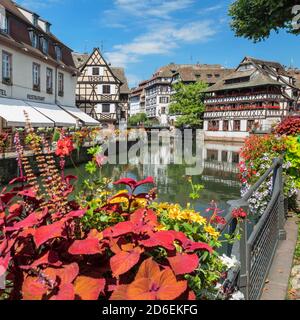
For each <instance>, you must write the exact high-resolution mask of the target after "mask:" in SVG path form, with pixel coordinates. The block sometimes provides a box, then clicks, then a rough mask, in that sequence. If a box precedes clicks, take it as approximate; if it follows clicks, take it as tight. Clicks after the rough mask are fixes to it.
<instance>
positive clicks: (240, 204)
mask: <svg viewBox="0 0 300 320" xmlns="http://www.w3.org/2000/svg"><path fill="white" fill-rule="evenodd" d="M282 164H283V161H282V159H275V160H274V163H273V165H272V166H271V167H270V168H269V169H268V170H267V172H265V174H264V175H263V176H262V177H261V178H260V179H259V180H258V181H257V182H256V183H255V184H254V185H253V186H252V187H251V188H250V189H249V191H248V192H247V193H246V194H245V196H244V197H243V198H242V199H240V200H234V201H229V202H228V203H229V205H230V209H229V212H228V214H227V216H226V218H225V219H226V222H227V223H226V224H225V225H224V226H222V227H221V228H220V231H221V232H223V233H229V234H233V233H234V232H235V231H236V227H237V221H236V219H235V218H234V217H233V215H232V212H233V210H234V209H235V208H242V209H244V211H246V212H248V213H249V215H250V210H249V199H250V198H251V197H253V195H254V194H255V192H256V191H257V190H259V189H260V187H261V186H262V185H263V183H264V182H265V181H266V180H267V179H268V178H269V177H270V176H273V188H272V192H271V195H270V201H269V203H268V206H267V207H266V209H265V210H264V213H263V214H262V215H261V217H260V218H259V220H258V221H257V222H256V223H253V221H252V222H251V221H250V219H245V220H243V221H242V222H240V225H239V227H240V228H241V239H240V241H239V242H238V243H237V246H238V248H236V247H235V249H236V251H237V253H238V255H239V257H238V258H239V261H240V264H241V267H240V272H239V277H238V279H237V286H238V287H239V289H240V291H241V292H243V294H244V296H245V299H246V300H258V299H260V297H261V294H262V291H263V288H264V286H265V282H266V279H267V276H268V272H269V269H270V267H271V265H272V261H273V258H274V255H275V252H276V249H277V246H278V243H279V241H280V240H285V239H286V232H285V230H284V224H285V219H286V212H285V207H284V194H283V175H282V172H283V168H282ZM250 216H251V215H250ZM233 249H234V246H231V245H229V246H228V248H227V254H228V255H229V256H230V255H231V254H232V252H233Z"/></svg>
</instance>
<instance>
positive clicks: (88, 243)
mask: <svg viewBox="0 0 300 320" xmlns="http://www.w3.org/2000/svg"><path fill="white" fill-rule="evenodd" d="M102 251H103V250H102V247H101V245H100V243H99V240H98V239H96V238H94V239H93V238H91V239H85V240H76V241H74V242H73V243H72V245H71V246H70V247H69V250H68V252H69V253H70V254H73V255H80V254H91V255H92V254H99V253H101V252H102Z"/></svg>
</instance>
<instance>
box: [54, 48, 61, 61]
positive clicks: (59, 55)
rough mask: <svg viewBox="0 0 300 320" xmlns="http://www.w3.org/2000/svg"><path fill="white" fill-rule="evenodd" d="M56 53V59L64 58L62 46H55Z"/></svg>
mask: <svg viewBox="0 0 300 320" xmlns="http://www.w3.org/2000/svg"><path fill="white" fill-rule="evenodd" d="M55 54H56V59H57V60H59V61H61V60H62V50H61V47H59V46H55Z"/></svg>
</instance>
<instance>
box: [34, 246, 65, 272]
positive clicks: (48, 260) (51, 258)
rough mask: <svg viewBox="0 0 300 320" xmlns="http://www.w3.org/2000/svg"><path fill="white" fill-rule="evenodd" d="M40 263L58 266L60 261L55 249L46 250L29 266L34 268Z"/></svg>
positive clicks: (60, 263)
mask: <svg viewBox="0 0 300 320" xmlns="http://www.w3.org/2000/svg"><path fill="white" fill-rule="evenodd" d="M42 265H47V266H53V267H60V266H61V265H62V262H61V261H60V260H59V257H58V254H57V253H56V252H55V251H51V250H50V251H48V252H47V253H46V254H44V255H43V256H42V257H41V258H39V259H38V260H36V261H34V262H33V263H32V264H31V265H30V267H31V268H36V267H39V266H42Z"/></svg>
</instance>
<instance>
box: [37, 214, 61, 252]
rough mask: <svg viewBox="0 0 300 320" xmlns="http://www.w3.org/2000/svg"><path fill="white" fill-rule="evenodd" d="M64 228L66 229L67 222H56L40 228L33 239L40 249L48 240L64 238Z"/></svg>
mask: <svg viewBox="0 0 300 320" xmlns="http://www.w3.org/2000/svg"><path fill="white" fill-rule="evenodd" d="M64 227H65V220H61V221H57V222H54V223H53V224H50V225H48V226H42V227H39V228H38V229H37V230H36V232H35V234H34V236H33V238H34V242H35V244H36V246H37V247H40V246H41V245H42V244H44V243H45V242H47V241H48V240H51V239H54V238H63V237H65V235H64V233H63V232H64Z"/></svg>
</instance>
